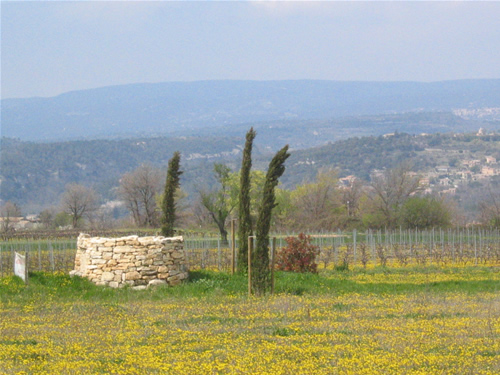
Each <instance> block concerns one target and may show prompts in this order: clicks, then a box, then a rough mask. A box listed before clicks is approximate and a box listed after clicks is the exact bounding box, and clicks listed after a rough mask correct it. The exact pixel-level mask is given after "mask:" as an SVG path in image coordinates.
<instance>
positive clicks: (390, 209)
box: [371, 163, 420, 227]
mask: <svg viewBox="0 0 500 375" xmlns="http://www.w3.org/2000/svg"><path fill="white" fill-rule="evenodd" d="M371 187H372V188H373V190H374V192H375V199H374V202H375V205H376V207H377V208H378V209H379V210H380V211H381V212H382V214H383V216H384V218H385V221H386V223H385V224H386V226H388V227H394V226H395V225H396V223H397V220H398V214H399V211H400V209H401V206H402V205H403V203H404V202H405V201H406V200H407V199H408V197H410V196H411V195H412V194H414V193H416V192H417V191H418V190H419V189H420V177H419V176H416V175H414V174H412V173H411V165H410V164H409V163H401V164H400V165H398V166H397V167H396V168H393V169H388V170H386V171H385V172H384V173H383V174H381V175H378V176H374V177H372V183H371Z"/></svg>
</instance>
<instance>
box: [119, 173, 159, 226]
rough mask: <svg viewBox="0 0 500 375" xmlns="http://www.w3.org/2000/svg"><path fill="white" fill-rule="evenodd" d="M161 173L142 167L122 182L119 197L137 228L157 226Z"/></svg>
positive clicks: (126, 175)
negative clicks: (157, 196)
mask: <svg viewBox="0 0 500 375" xmlns="http://www.w3.org/2000/svg"><path fill="white" fill-rule="evenodd" d="M160 187H161V178H160V172H159V171H158V170H157V169H155V168H153V167H152V166H150V165H141V166H140V167H138V168H136V169H135V170H134V171H132V172H130V173H126V174H124V175H123V177H122V179H121V180H120V189H119V195H120V196H121V198H122V199H123V201H124V202H125V205H126V206H127V208H128V210H129V211H130V213H131V214H132V218H133V219H134V223H135V224H136V225H137V226H150V227H153V226H156V225H157V223H158V216H159V215H158V211H157V206H156V200H155V196H156V194H158V193H159V192H160Z"/></svg>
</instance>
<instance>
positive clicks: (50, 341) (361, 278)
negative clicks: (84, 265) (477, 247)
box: [0, 266, 500, 374]
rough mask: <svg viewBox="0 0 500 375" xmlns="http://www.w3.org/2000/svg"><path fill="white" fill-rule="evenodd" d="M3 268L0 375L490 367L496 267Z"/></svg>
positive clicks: (483, 370) (499, 293) (495, 365)
mask: <svg viewBox="0 0 500 375" xmlns="http://www.w3.org/2000/svg"><path fill="white" fill-rule="evenodd" d="M30 276H31V277H30V283H29V285H27V286H25V285H24V284H23V283H22V281H21V280H20V279H17V278H15V277H7V278H2V279H0V373H6V374H15V373H23V372H24V373H37V374H53V373H60V374H70V373H81V374H85V373H86V374H96V373H106V374H112V373H115V374H136V373H139V372H143V373H152V374H167V373H178V374H193V373H212V374H232V373H242V374H289V373H290V374H291V373H301V374H313V373H314V374H332V373H339V374H363V373H366V374H368V373H370V374H402V373H404V374H424V373H425V374H429V373H440V374H455V373H474V374H497V373H499V372H500V270H499V269H498V267H488V266H480V267H454V268H452V267H436V266H427V267H423V266H415V267H405V268H398V267H375V268H371V269H370V268H368V269H367V270H364V269H362V268H360V267H359V268H358V267H355V268H353V269H351V270H347V271H342V272H339V271H334V270H320V271H319V273H318V274H306V273H304V274H298V273H288V272H277V273H276V294H275V295H274V296H270V295H266V296H263V297H260V298H256V297H250V298H248V297H247V295H246V292H247V285H246V278H245V275H234V276H231V275H229V274H227V273H220V272H213V271H196V272H192V273H191V274H190V280H189V281H188V282H186V283H184V284H183V285H181V286H179V287H159V288H154V289H153V288H152V289H149V290H145V291H135V290H132V289H130V288H124V289H111V288H104V287H98V286H95V285H93V284H92V283H90V282H88V281H87V280H85V279H81V278H69V277H68V276H67V275H63V274H48V273H33V274H31V275H30Z"/></svg>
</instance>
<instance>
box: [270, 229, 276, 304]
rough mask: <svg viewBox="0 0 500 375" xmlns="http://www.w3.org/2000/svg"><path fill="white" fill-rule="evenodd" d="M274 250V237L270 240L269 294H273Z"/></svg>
mask: <svg viewBox="0 0 500 375" xmlns="http://www.w3.org/2000/svg"><path fill="white" fill-rule="evenodd" d="M275 252H276V237H273V239H272V242H271V295H273V294H274V259H275V258H274V254H275Z"/></svg>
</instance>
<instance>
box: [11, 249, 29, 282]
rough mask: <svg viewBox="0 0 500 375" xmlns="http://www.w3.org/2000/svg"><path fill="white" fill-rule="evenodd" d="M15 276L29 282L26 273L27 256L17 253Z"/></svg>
mask: <svg viewBox="0 0 500 375" xmlns="http://www.w3.org/2000/svg"><path fill="white" fill-rule="evenodd" d="M14 274H15V275H16V276H19V277H20V278H21V279H23V281H24V282H27V280H28V275H27V272H26V256H24V255H21V254H19V253H18V252H16V253H15V259H14Z"/></svg>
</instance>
